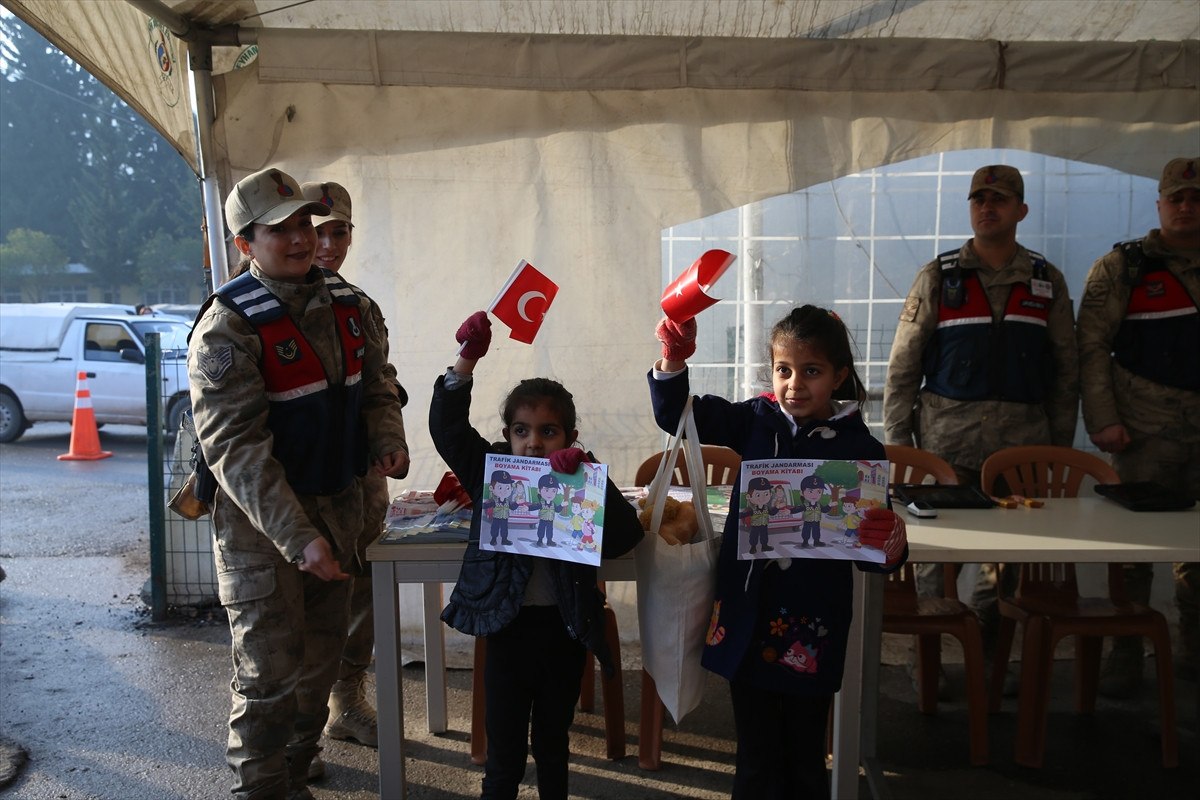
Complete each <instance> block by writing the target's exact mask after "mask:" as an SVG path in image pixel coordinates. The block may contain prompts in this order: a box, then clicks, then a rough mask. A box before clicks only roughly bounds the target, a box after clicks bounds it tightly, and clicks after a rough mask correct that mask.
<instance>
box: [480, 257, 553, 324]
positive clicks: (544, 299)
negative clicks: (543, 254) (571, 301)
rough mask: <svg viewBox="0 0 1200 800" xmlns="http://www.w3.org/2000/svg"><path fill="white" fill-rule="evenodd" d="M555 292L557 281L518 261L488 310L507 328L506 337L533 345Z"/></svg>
mask: <svg viewBox="0 0 1200 800" xmlns="http://www.w3.org/2000/svg"><path fill="white" fill-rule="evenodd" d="M556 294H558V284H556V283H555V282H554V281H552V280H550V279H549V278H547V277H546V276H545V275H543V274H542V273H540V272H538V270H537V268H536V267H534V266H533V265H532V264H530V263H529V262H528V261H525V260H522V261H521V263H520V264H517V268H516V269H515V270H513V273H512V275H510V276H509V277H508V282H507V283H505V284H504V287H503V288H502V289H501V290H500V292H499V294H497V295H496V299H495V300H493V301H492V307H491V308H489V309H488V310H489V311H490V312H492V314H494V315H495V317H496V319H498V320H500V321H501V322H503V323H504V324H505V325H507V326H508V327H509V328H510V329H511V333H509V335H508V336H509V338H510V339H516V340H517V341H518V342H524V343H525V344H533V338H534V337H535V336H537V332H538V328H540V327H542V320H543V319H544V318H545V316H546V311H548V310H549V308H550V304H551V303H552V302H554V296H555V295H556Z"/></svg>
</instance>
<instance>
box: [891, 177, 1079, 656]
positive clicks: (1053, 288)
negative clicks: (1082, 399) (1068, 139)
mask: <svg viewBox="0 0 1200 800" xmlns="http://www.w3.org/2000/svg"><path fill="white" fill-rule="evenodd" d="M1024 198H1025V182H1024V179H1022V177H1021V173H1020V172H1019V171H1018V170H1017V169H1016V168H1014V167H1010V166H1005V165H992V166H987V167H982V168H980V169H979V170H977V171H976V172H975V174H974V176H973V177H972V179H971V188H970V190H969V191H968V192H967V199H968V202H969V204H970V215H971V230H972V231H973V232H974V236H973V237H972V238H971V239H970V240H969V241H967V243H966V244H964V245H963V246H962V247H961V248H960V249H958V250H953V251H950V252H947V253H942V254H941V255H939V256H938V257H937V258H936V259H934V260H933V261H931V262H929V263H928V264H926V265H925V266H924V267H922V268H921V270H920V271H919V272H918V273H917V277H916V278H915V280H914V281H913V285H912V288H911V289H910V290H909V293H908V297H907V298H906V299H905V301H904V310H903V311H902V312H901V314H900V322H899V324H898V325H897V326H896V337H895V339H894V341H893V342H892V352H891V357H890V360H889V362H888V372H887V380H886V383H885V384H884V390H883V428H884V437H885V439H884V441H885V442H886V443H887V444H902V445H909V446H912V445H914V443H915V445H916V446H917V447H920V448H922V449H925V450H928V451H930V452H932V453H934V454H936V455H937V456H939V457H941V458H942V459H944V460H945V461H947V462H949V463H950V465H951V466H952V467H954V472H955V473H956V474H957V475H958V479H959V481H960V482H961V483H964V484H972V485H974V486H979V485H980V469H981V467H982V466H983V462H984V460H985V459H986V458H987V457H988V456H990V455H991V454H992V453H994V452H996V451H997V450H1001V449H1003V448H1006V447H1015V446H1020V445H1031V444H1055V445H1062V446H1066V447H1069V446H1071V444H1072V442H1073V440H1074V437H1075V423H1076V420H1077V418H1078V413H1079V391H1078V387H1079V383H1078V380H1079V370H1078V363H1077V359H1076V350H1075V331H1074V320H1073V313H1072V309H1071V298H1070V296H1069V295H1068V293H1067V283H1066V280H1065V279H1064V278H1063V275H1062V273H1061V272H1060V271H1059V270H1058V269H1057V268H1055V267H1054V265H1052V264H1050V263H1049V262H1048V261H1046V259H1045V257H1044V256H1042V255H1041V254H1039V253H1034V252H1031V251H1029V250H1027V249H1025V248H1024V247H1022V246H1021V245H1020V244H1018V242H1017V224H1018V223H1019V222H1021V220H1023V219H1025V216H1026V214H1028V213H1029V206H1028V205H1026V204H1025V199H1024ZM916 571H917V586H918V591H919V592H920V593H921V594H923V595H925V596H930V595H941V593H942V591H941V589H942V571H941V565H940V564H917V565H916ZM997 572H998V570H997V569H996V567H995V566H993V565H983V566H982V567H981V570H980V575H979V581H978V582H977V584H976V588H975V592H974V594H973V596H972V597H971V598H970V599H969V601H968V602H969V605H970V606H971V607H972V608H973V609H974V610H975V613H976V614H978V615H979V617H980V622H981V625H982V628H983V632H984V646H985V648H988V647H990V646H991V645H992V643H993V642H994V637H995V632H996V627H997V623H998V612H997V610H996V589H997V583H998V575H997Z"/></svg>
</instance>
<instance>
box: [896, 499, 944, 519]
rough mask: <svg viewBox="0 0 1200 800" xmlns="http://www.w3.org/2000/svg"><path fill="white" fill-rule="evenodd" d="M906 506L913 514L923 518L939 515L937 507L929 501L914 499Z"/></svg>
mask: <svg viewBox="0 0 1200 800" xmlns="http://www.w3.org/2000/svg"><path fill="white" fill-rule="evenodd" d="M904 508H905V510H906V511H908V513H909V514H911V515H912V516H914V517H920V518H922V519H931V518H933V517H936V516H937V509H936V508H934V507H933V506H931V505H929V503H927V502H925V501H924V500H913V501H912V502H911V503H909V504H908V505H906V506H905V507H904Z"/></svg>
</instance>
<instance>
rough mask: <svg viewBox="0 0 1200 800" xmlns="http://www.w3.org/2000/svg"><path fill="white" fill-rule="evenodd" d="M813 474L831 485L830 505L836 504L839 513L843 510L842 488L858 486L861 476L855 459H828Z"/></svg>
mask: <svg viewBox="0 0 1200 800" xmlns="http://www.w3.org/2000/svg"><path fill="white" fill-rule="evenodd" d="M813 474H815V475H816V476H817V477H819V478H821V479H822V480H824V481H825V483H826V485H827V486H829V496H830V505H832V506H835V507H836V508H837V513H839V514H840V513H841V512H842V506H841V499H840V498H841V492H842V490H844V489H849V488H851V487H853V486H858V482H859V479H860V478H861V475H860V473H859V471H858V465H857V464H856V463H855V462H853V461H826V462H825V463H824V464H822V465H821V466H819V467H817V471H816V472H815V473H813Z"/></svg>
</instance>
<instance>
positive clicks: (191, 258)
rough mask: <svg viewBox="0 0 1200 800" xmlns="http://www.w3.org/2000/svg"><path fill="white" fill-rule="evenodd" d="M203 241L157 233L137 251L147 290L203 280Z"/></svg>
mask: <svg viewBox="0 0 1200 800" xmlns="http://www.w3.org/2000/svg"><path fill="white" fill-rule="evenodd" d="M203 244H204V243H203V242H202V241H198V240H197V239H195V238H187V239H179V238H177V237H175V236H172V235H171V234H169V233H167V232H166V231H162V230H160V231H157V232H156V233H155V234H154V235H153V236H151V237H150V238H149V239H147V240H146V241H145V243H143V244H142V246H141V247H140V248H139V249H138V252H137V275H138V279H139V281H140V282H141V285H142V286H144V287H146V288H151V287H155V286H166V285H168V284H172V283H184V282H186V281H188V280H191V279H193V278H194V279H197V280H199V276H200V275H201V274H203V270H201V269H197V267H198V266H199V265H201V264H202V263H203V261H204V251H203Z"/></svg>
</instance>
